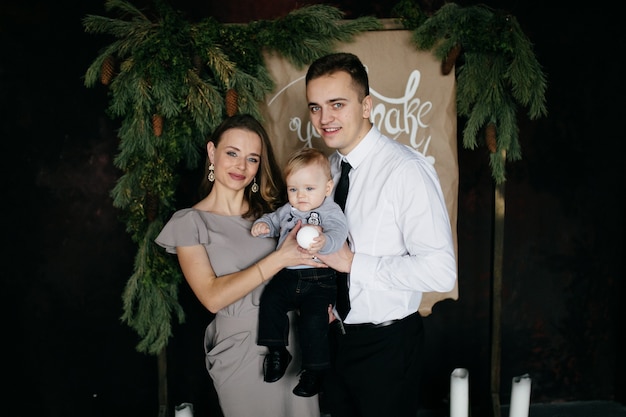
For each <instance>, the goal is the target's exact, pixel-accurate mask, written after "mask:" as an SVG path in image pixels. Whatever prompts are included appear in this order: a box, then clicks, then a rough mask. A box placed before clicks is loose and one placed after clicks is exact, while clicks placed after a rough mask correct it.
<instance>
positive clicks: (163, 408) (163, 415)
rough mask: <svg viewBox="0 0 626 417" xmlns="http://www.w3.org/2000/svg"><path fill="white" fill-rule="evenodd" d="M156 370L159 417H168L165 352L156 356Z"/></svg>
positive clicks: (162, 350) (164, 350)
mask: <svg viewBox="0 0 626 417" xmlns="http://www.w3.org/2000/svg"><path fill="white" fill-rule="evenodd" d="M157 368H158V372H159V375H158V378H159V417H167V416H168V409H169V404H168V398H167V397H168V396H167V351H166V349H165V348H163V349H161V351H160V352H159V355H158V356H157Z"/></svg>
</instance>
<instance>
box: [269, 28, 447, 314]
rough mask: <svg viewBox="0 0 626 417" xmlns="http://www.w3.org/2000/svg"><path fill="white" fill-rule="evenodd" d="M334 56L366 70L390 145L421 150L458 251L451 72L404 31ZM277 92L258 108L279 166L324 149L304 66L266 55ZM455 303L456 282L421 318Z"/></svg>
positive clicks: (373, 36)
mask: <svg viewBox="0 0 626 417" xmlns="http://www.w3.org/2000/svg"><path fill="white" fill-rule="evenodd" d="M337 51H338V52H351V53H354V54H355V55H357V56H358V57H359V58H360V59H361V61H362V62H363V64H364V65H365V66H366V68H367V70H368V74H369V79H370V95H371V96H372V99H373V102H374V109H373V112H372V116H371V121H372V122H373V123H374V124H375V125H376V126H377V127H378V128H379V129H380V131H381V132H383V133H384V134H386V135H387V136H389V137H390V138H392V139H395V140H398V141H400V142H402V143H405V144H407V145H409V146H411V147H413V148H414V149H416V150H418V151H420V152H421V153H423V154H424V155H426V156H427V157H428V159H429V160H430V161H431V162H432V163H433V164H434V166H435V169H436V170H437V173H438V175H439V178H440V180H441V185H442V189H443V192H444V197H445V199H446V203H447V207H448V212H449V215H450V222H451V224H452V233H453V237H454V244H455V250H457V248H458V245H457V231H456V223H457V203H458V202H457V195H458V155H457V134H456V133H457V131H456V128H457V123H456V120H457V119H456V116H457V114H456V89H455V86H456V83H455V79H454V71H453V72H451V73H450V74H449V75H445V76H444V75H442V74H441V63H440V62H439V61H437V60H436V59H435V58H434V56H433V55H432V53H431V52H429V51H418V50H417V49H416V48H415V46H413V45H412V44H411V33H410V31H407V30H381V31H372V32H365V33H362V34H360V35H358V36H357V37H356V38H355V41H354V42H351V43H342V44H340V45H339V46H338V48H337ZM266 64H267V67H268V70H269V71H270V74H271V75H272V78H273V79H274V80H275V82H276V89H275V90H274V91H273V92H272V93H271V94H269V95H268V96H267V97H266V100H265V103H263V104H262V105H261V111H262V114H263V117H264V124H265V127H266V128H267V131H268V133H269V135H270V138H272V144H273V145H274V150H275V151H276V156H277V158H278V162H279V163H280V164H281V166H283V165H284V164H285V162H286V160H287V158H288V156H289V155H290V154H291V153H292V152H294V151H296V150H297V149H300V148H302V147H314V148H319V149H323V150H325V151H326V153H327V154H328V155H330V153H331V152H332V150H331V149H329V148H327V147H326V146H325V145H324V142H323V141H322V140H321V139H320V137H319V136H318V135H317V133H316V132H315V129H314V128H313V126H312V125H311V123H310V121H309V115H308V106H307V102H306V90H305V82H304V77H305V74H306V69H307V68H294V67H293V65H292V64H291V63H289V62H288V61H287V60H286V59H284V58H283V57H282V56H278V55H271V54H266ZM446 298H451V299H455V300H456V299H457V298H458V283H457V285H455V288H454V289H453V291H451V292H449V293H427V294H424V299H423V301H422V304H421V305H420V308H419V311H420V313H421V314H422V315H423V316H427V315H429V314H431V312H432V307H433V305H434V304H435V303H436V302H438V301H440V300H443V299H446Z"/></svg>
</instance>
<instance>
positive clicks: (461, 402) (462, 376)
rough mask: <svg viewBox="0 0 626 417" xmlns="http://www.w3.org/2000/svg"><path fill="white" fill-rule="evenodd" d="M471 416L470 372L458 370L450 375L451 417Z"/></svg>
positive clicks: (462, 369) (463, 369)
mask: <svg viewBox="0 0 626 417" xmlns="http://www.w3.org/2000/svg"><path fill="white" fill-rule="evenodd" d="M468 415H469V372H468V371H467V369H465V368H456V369H455V370H454V371H452V374H450V417H467V416H468Z"/></svg>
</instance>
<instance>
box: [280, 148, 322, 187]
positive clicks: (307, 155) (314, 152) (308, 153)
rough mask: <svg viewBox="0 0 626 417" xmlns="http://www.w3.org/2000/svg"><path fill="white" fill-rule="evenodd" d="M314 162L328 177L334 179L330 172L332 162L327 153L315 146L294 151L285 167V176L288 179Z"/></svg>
mask: <svg viewBox="0 0 626 417" xmlns="http://www.w3.org/2000/svg"><path fill="white" fill-rule="evenodd" d="M312 164H317V165H319V166H320V167H321V168H322V169H323V170H324V174H326V179H328V180H330V179H332V175H331V173H330V162H329V161H328V157H326V154H324V152H322V151H321V150H319V149H315V148H302V149H299V150H297V151H296V152H294V153H293V154H292V155H291V156H290V157H289V160H288V161H287V164H286V165H285V168H284V169H283V178H284V179H285V180H287V177H288V176H289V175H290V174H291V173H292V172H295V171H297V170H299V169H301V168H304V167H307V166H310V165H312Z"/></svg>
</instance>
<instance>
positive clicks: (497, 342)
mask: <svg viewBox="0 0 626 417" xmlns="http://www.w3.org/2000/svg"><path fill="white" fill-rule="evenodd" d="M501 156H502V159H506V151H505V150H502V153H501ZM503 252H504V181H502V183H500V184H496V185H495V195H494V224H493V269H492V287H491V403H492V407H493V417H500V416H501V409H500V370H501V366H500V359H501V358H500V356H501V350H502V334H501V327H502V259H503Z"/></svg>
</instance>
